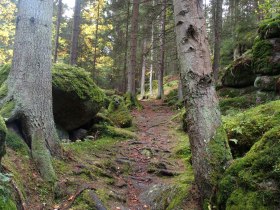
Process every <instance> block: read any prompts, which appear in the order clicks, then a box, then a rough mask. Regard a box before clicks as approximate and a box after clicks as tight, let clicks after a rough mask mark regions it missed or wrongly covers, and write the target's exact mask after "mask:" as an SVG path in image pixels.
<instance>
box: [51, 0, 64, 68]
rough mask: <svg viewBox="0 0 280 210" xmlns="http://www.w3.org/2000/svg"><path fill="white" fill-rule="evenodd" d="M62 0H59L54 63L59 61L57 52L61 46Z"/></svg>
mask: <svg viewBox="0 0 280 210" xmlns="http://www.w3.org/2000/svg"><path fill="white" fill-rule="evenodd" d="M62 6H63V5H62V0H58V8H57V21H56V29H55V45H54V56H53V60H54V63H56V62H57V52H58V47H59V33H60V23H61V18H62Z"/></svg>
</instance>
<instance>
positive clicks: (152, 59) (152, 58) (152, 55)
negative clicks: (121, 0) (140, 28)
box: [149, 0, 155, 97]
mask: <svg viewBox="0 0 280 210" xmlns="http://www.w3.org/2000/svg"><path fill="white" fill-rule="evenodd" d="M154 7H155V0H153V8H154ZM154 29H155V28H154V21H152V36H151V65H150V85H149V86H150V97H152V96H153V73H154V69H153V68H154Z"/></svg>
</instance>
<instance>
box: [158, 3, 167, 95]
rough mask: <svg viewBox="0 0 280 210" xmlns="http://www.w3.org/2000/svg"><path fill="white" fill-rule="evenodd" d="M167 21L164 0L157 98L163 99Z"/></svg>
mask: <svg viewBox="0 0 280 210" xmlns="http://www.w3.org/2000/svg"><path fill="white" fill-rule="evenodd" d="M165 23H166V0H162V14H161V34H160V39H159V42H160V58H159V59H160V60H159V69H158V94H157V99H162V98H163V96H164V90H163V74H164V55H165V48H164V46H165Z"/></svg>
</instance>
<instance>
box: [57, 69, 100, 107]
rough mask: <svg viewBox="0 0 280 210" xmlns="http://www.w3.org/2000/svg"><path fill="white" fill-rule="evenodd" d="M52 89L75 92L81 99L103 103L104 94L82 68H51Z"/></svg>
mask: <svg viewBox="0 0 280 210" xmlns="http://www.w3.org/2000/svg"><path fill="white" fill-rule="evenodd" d="M52 75H53V81H52V84H53V87H58V88H59V89H62V90H64V91H65V92H75V93H76V94H77V95H78V96H79V97H80V98H81V99H83V100H90V101H92V102H97V103H103V100H104V97H105V94H104V93H103V91H102V90H101V89H100V88H99V87H97V86H96V84H95V83H94V82H93V81H92V79H91V77H90V73H88V72H86V71H85V70H84V69H82V68H78V67H74V66H70V65H66V64H56V65H54V66H53V68H52Z"/></svg>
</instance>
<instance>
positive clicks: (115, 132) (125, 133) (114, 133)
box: [94, 125, 137, 139]
mask: <svg viewBox="0 0 280 210" xmlns="http://www.w3.org/2000/svg"><path fill="white" fill-rule="evenodd" d="M94 128H95V129H97V130H101V132H102V135H103V136H104V135H105V136H111V137H119V138H130V139H137V135H136V134H135V133H133V132H131V131H129V130H126V129H122V128H117V127H114V126H109V125H95V126H94Z"/></svg>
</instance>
